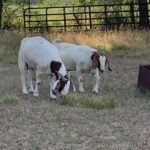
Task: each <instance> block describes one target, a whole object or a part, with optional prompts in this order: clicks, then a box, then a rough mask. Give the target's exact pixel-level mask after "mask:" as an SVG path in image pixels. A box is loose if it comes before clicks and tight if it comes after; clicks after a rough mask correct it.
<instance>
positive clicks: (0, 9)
mask: <svg viewBox="0 0 150 150" xmlns="http://www.w3.org/2000/svg"><path fill="white" fill-rule="evenodd" d="M2 10H3V1H2V0H1V1H0V29H1V28H2Z"/></svg>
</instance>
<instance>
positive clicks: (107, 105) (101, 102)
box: [60, 96, 116, 110]
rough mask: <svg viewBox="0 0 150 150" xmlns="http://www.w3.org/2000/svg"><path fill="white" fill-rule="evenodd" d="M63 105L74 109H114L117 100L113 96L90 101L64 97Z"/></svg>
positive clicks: (61, 102) (81, 98) (85, 98)
mask: <svg viewBox="0 0 150 150" xmlns="http://www.w3.org/2000/svg"><path fill="white" fill-rule="evenodd" d="M60 104H61V105H68V106H73V107H83V108H91V109H96V110H102V109H113V108H115V106H116V100H115V97H113V96H106V97H102V98H101V99H97V100H96V99H89V98H87V97H73V96H64V97H62V99H61V101H60Z"/></svg>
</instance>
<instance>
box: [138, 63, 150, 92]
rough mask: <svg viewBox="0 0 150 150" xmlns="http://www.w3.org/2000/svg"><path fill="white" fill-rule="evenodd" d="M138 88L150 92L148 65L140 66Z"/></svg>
mask: <svg viewBox="0 0 150 150" xmlns="http://www.w3.org/2000/svg"><path fill="white" fill-rule="evenodd" d="M137 86H138V87H139V88H142V89H143V88H144V89H149V90H150V65H140V66H139V75H138V83H137Z"/></svg>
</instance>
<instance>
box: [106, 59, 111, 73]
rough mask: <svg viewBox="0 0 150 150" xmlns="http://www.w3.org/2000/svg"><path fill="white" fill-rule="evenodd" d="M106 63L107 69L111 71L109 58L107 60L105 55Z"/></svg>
mask: <svg viewBox="0 0 150 150" xmlns="http://www.w3.org/2000/svg"><path fill="white" fill-rule="evenodd" d="M106 64H107V66H108V70H109V71H112V69H111V67H110V62H109V60H108V58H107V57H106Z"/></svg>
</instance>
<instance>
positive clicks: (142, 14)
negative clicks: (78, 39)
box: [24, 3, 150, 31]
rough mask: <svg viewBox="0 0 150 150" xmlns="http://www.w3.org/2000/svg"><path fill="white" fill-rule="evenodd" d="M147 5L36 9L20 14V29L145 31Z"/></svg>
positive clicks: (148, 17)
mask: <svg viewBox="0 0 150 150" xmlns="http://www.w3.org/2000/svg"><path fill="white" fill-rule="evenodd" d="M149 8H150V3H131V4H121V5H120V4H114V5H89V6H63V7H37V8H27V9H25V10H24V29H25V30H35V29H38V30H39V29H44V30H48V31H54V30H57V31H80V30H91V29H100V30H109V29H120V28H126V27H130V28H145V27H146V28H148V27H149V19H150V9H149Z"/></svg>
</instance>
